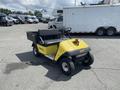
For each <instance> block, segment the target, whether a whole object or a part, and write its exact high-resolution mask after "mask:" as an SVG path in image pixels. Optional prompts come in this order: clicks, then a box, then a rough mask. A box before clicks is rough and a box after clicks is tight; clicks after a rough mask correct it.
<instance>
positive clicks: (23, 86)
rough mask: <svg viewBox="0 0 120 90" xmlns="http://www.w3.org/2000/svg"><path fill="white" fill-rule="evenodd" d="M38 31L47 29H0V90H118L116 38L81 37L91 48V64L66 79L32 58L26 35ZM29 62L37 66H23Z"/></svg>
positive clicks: (119, 42) (119, 58)
mask: <svg viewBox="0 0 120 90" xmlns="http://www.w3.org/2000/svg"><path fill="white" fill-rule="evenodd" d="M38 28H39V29H40V28H41V29H43V28H47V25H45V24H36V25H35V24H30V25H15V26H12V27H0V90H120V46H119V45H120V39H119V36H117V37H110V38H104V37H103V38H99V37H95V36H81V38H82V39H84V40H85V41H86V42H87V43H88V44H89V45H90V46H91V48H92V53H93V55H94V57H95V62H94V64H93V65H92V66H91V68H90V69H89V68H84V67H79V68H78V70H77V71H76V74H75V75H73V76H72V77H67V76H65V75H63V74H62V73H61V72H60V71H59V69H58V68H57V65H55V64H53V63H51V62H49V59H47V58H45V57H40V58H36V57H34V56H33V55H32V47H31V42H30V41H28V40H27V39H26V31H35V30H37V29H38ZM33 60H34V61H37V64H35V65H29V64H26V63H28V62H29V61H33Z"/></svg>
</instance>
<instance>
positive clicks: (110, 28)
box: [63, 5, 120, 35]
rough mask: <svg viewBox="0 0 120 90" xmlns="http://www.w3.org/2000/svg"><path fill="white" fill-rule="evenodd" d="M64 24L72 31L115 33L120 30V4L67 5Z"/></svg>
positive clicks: (102, 33) (64, 10)
mask: <svg viewBox="0 0 120 90" xmlns="http://www.w3.org/2000/svg"><path fill="white" fill-rule="evenodd" d="M63 26H65V27H71V28H72V32H81V33H96V34H97V35H104V34H107V35H114V34H115V33H117V32H119V31H120V5H97V6H96V5H91V6H79V7H65V8H64V9H63Z"/></svg>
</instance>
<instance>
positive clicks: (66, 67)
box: [62, 62, 69, 72]
mask: <svg viewBox="0 0 120 90" xmlns="http://www.w3.org/2000/svg"><path fill="white" fill-rule="evenodd" d="M62 69H63V70H64V71H65V72H68V71H69V66H68V64H67V63H65V62H63V63H62Z"/></svg>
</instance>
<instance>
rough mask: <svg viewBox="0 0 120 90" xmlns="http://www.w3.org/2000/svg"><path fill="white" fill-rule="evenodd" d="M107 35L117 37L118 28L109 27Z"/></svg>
mask: <svg viewBox="0 0 120 90" xmlns="http://www.w3.org/2000/svg"><path fill="white" fill-rule="evenodd" d="M106 34H107V35H108V36H113V35H115V34H116V28H114V27H109V28H108V29H107V32H106Z"/></svg>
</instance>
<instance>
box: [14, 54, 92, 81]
mask: <svg viewBox="0 0 120 90" xmlns="http://www.w3.org/2000/svg"><path fill="white" fill-rule="evenodd" d="M16 56H17V57H18V58H19V60H20V61H21V62H23V63H26V64H29V65H34V66H38V65H41V66H43V67H44V68H46V69H47V73H46V75H45V76H46V77H47V78H50V79H51V80H54V81H68V80H70V79H71V77H72V76H74V75H76V74H77V73H79V72H81V71H82V70H89V69H90V67H87V68H86V67H83V66H81V65H77V69H76V70H75V73H74V74H73V75H71V76H66V75H64V74H63V73H62V72H61V70H60V68H59V66H58V63H55V62H53V61H51V60H50V59H48V58H46V57H44V56H42V55H41V56H40V57H38V58H37V57H35V56H34V55H33V54H32V52H25V53H19V54H16Z"/></svg>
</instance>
